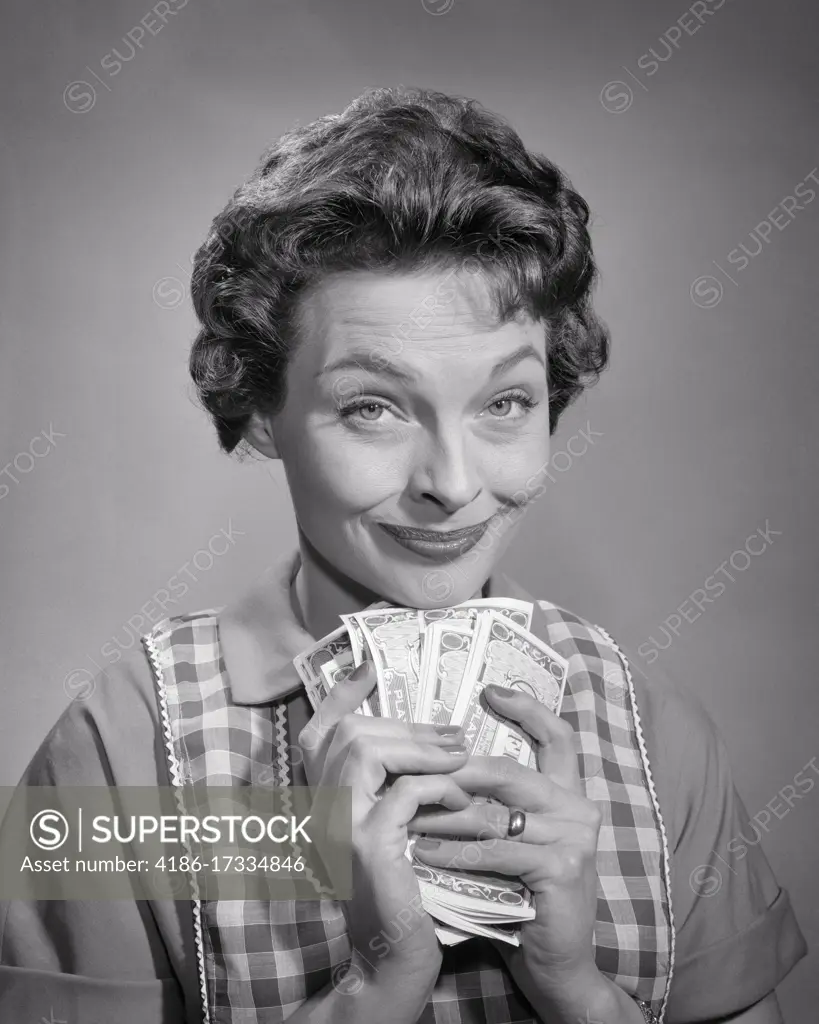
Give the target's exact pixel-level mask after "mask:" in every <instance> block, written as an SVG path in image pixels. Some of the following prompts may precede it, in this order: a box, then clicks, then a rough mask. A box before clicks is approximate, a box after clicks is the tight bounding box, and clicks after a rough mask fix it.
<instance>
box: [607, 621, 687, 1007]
mask: <svg viewBox="0 0 819 1024" xmlns="http://www.w3.org/2000/svg"><path fill="white" fill-rule="evenodd" d="M594 628H595V629H596V630H597V631H598V632H599V633H600V635H601V636H602V637H603V638H604V640H605V641H606V642H607V643H608V644H610V645H611V647H612V648H613V649H614V650H615V651H616V652H617V655H618V656H619V658H620V660H621V661H622V663H623V668H624V669H625V676H626V682H627V683H628V692H629V697H630V698H631V710H632V714H633V715H634V729H635V732H636V734H637V746H638V747H639V750H640V758H641V759H642V762H643V769H644V771H645V773H646V781H647V782H648V791H649V794H650V795H651V803H652V805H653V807H654V813H655V814H656V815H657V822H658V824H659V826H660V837H661V839H662V842H663V880H664V881H665V888H666V895H667V897H668V923H669V928H670V931H671V943H670V947H669V951H668V976H667V977H666V984H665V994H664V995H663V1001H662V1004H661V1006H660V1024H664V1021H665V1011H666V1006H667V1005H668V996H669V992H670V990H671V979H672V977H673V976H674V955H675V950H676V942H675V934H674V933H675V928H674V910H673V907H672V905H671V858H670V856H669V853H668V835H667V833H666V828H665V822H664V821H663V816H662V813H661V812H660V802H659V800H658V799H657V791H656V789H655V788H654V777H653V776H652V774H651V766H650V764H649V761H648V750H647V748H646V744H645V739H644V738H643V727H642V723H641V722H640V712H639V711H638V710H637V696H636V694H635V692H634V682H633V680H632V678H631V669H630V668H629V664H628V658H626V656H625V654H623V652H622V651H621V650H620V648H619V646H618V645H617V643H616V642H615V641H614V640H613V639H612V637H611V636H610V635H609V634H608V633H607V632H606V630H605V629H603V628H602V627H601V626H598V625H595V627H594Z"/></svg>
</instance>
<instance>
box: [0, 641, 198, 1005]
mask: <svg viewBox="0 0 819 1024" xmlns="http://www.w3.org/2000/svg"><path fill="white" fill-rule="evenodd" d="M137 653H138V652H137ZM146 669H147V665H146V666H144V667H143V666H142V665H140V664H139V662H138V660H137V656H136V654H135V655H134V657H133V658H132V659H131V663H130V667H129V666H128V665H123V666H116V667H114V668H113V669H109V670H108V671H107V672H106V673H105V674H99V675H97V676H96V677H95V678H94V681H93V686H92V688H91V694H90V695H89V697H88V699H87V700H75V701H73V702H72V703H71V704H70V705H69V707H68V708H66V710H65V711H64V712H63V714H62V715H61V716H60V718H59V719H58V721H57V722H56V724H55V725H54V727H53V728H52V729H51V731H50V732H49V733H48V735H47V736H46V738H45V739H44V740H43V742H42V743H41V745H40V747H39V748H38V750H37V752H36V753H35V754H34V756H33V757H32V759H31V761H30V762H29V764H28V766H27V768H26V770H25V772H24V773H23V776H22V778H21V780H20V783H19V784H18V785H19V786H61V785H90V786H95V785H99V786H113V785H157V784H164V785H167V784H168V780H167V778H165V779H163V777H162V774H161V769H162V767H163V762H162V760H161V747H159V748H158V747H157V743H158V742H159V740H158V730H157V728H156V715H155V712H154V711H153V709H152V707H151V699H152V694H151V691H150V683H151V680H150V677H149V676H148V675H146ZM0 834H2V827H1V826H0ZM181 906H182V904H177V903H175V902H172V901H161V902H157V903H152V902H151V901H149V900H144V899H142V900H133V901H130V902H129V901H127V900H115V901H114V900H110V901H105V900H96V901H95V900H84V901H81V900H65V901H62V900H37V901H24V900H6V901H2V902H0V1020H2V1021H39V1020H52V1019H53V1020H66V1021H82V1022H83V1024H110V1022H111V1021H117V1024H180V1022H181V1021H184V1020H186V1019H189V1018H187V1017H186V1014H185V997H184V995H183V989H182V986H180V982H179V979H178V969H177V968H178V966H179V964H178V962H177V963H176V964H174V963H173V962H172V959H174V960H176V961H178V960H179V956H178V953H179V947H180V942H178V941H177V939H176V937H175V932H177V931H180V932H181V923H178V922H177V921H176V920H175V918H176V917H177V915H178V914H179V909H178V908H179V907H181ZM157 915H159V917H160V918H161V919H162V921H163V925H162V927H161V928H160V926H159V924H158V920H157ZM169 946H170V948H169Z"/></svg>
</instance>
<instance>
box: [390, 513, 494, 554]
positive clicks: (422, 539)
mask: <svg viewBox="0 0 819 1024" xmlns="http://www.w3.org/2000/svg"><path fill="white" fill-rule="evenodd" d="M489 523H490V520H489V519H487V520H486V521H485V522H483V523H478V524H477V526H465V527H464V528H463V529H461V530H421V529H418V528H416V527H414V526H397V525H396V524H395V523H379V524H378V525H379V526H380V527H381V529H382V530H384V532H385V533H388V534H389V535H390V537H392V538H393V540H394V541H396V542H397V543H398V544H400V545H401V547H404V548H407V549H408V550H409V551H414V552H415V554H417V555H424V556H425V557H426V558H430V559H433V560H436V561H440V560H444V561H448V560H449V559H451V558H453V557H457V556H458V555H463V554H465V553H466V552H467V551H469V549H470V548H473V547H474V546H475V545H476V544H477V543H478V541H479V540H480V539H481V537H482V536H483V535H484V533H485V532H486V528H487V527H488V526H489Z"/></svg>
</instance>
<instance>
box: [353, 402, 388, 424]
mask: <svg viewBox="0 0 819 1024" xmlns="http://www.w3.org/2000/svg"><path fill="white" fill-rule="evenodd" d="M383 411H384V406H383V405H376V404H375V402H370V404H369V405H360V406H359V407H358V412H359V414H360V415H361V418H362V419H365V420H377V419H378V418H379V416H380V415H381V413H382V412H383Z"/></svg>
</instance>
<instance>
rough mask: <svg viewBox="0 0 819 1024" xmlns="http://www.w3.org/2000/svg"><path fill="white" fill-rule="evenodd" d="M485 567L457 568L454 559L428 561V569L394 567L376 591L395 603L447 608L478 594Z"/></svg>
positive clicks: (481, 585)
mask: <svg viewBox="0 0 819 1024" xmlns="http://www.w3.org/2000/svg"><path fill="white" fill-rule="evenodd" d="M488 576H489V570H487V571H486V572H480V571H479V569H478V566H477V565H470V566H469V567H468V569H461V568H460V567H459V566H457V565H456V564H455V563H448V564H445V565H434V564H431V565H430V567H429V569H424V570H421V571H419V570H418V569H413V570H411V571H410V570H407V568H406V566H403V567H401V568H398V569H396V571H395V574H394V575H391V577H390V578H389V579H386V578H385V579H384V580H383V583H382V585H381V586H380V588H379V592H381V593H383V594H384V595H385V596H384V598H383V600H385V601H388V602H389V603H390V604H393V605H396V606H397V607H407V608H449V607H452V605H456V604H461V603H462V602H464V601H469V600H471V599H472V598H475V597H480V596H481V591H482V588H483V585H484V583H485V582H486V580H487V578H488Z"/></svg>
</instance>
